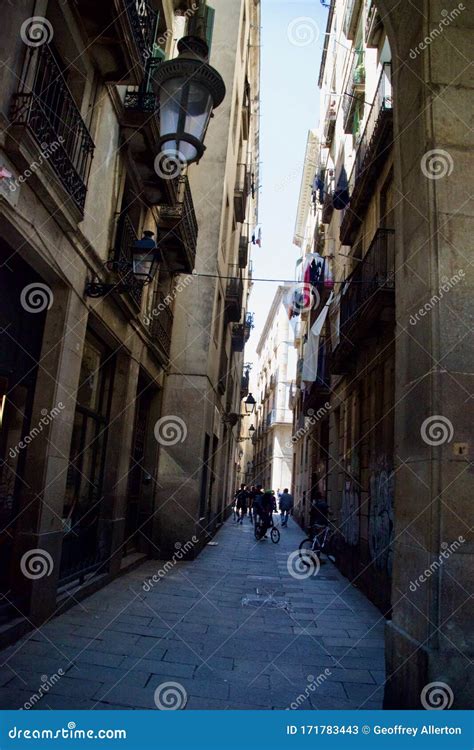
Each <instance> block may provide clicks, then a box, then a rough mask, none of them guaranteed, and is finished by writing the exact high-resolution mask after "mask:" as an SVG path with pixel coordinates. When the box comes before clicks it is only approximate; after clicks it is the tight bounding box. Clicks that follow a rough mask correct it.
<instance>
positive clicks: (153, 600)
mask: <svg viewBox="0 0 474 750" xmlns="http://www.w3.org/2000/svg"><path fill="white" fill-rule="evenodd" d="M301 538H302V532H301V530H300V529H299V528H298V527H297V526H296V524H294V523H293V522H292V521H290V526H289V527H288V528H287V529H281V542H280V544H278V545H274V544H272V543H271V542H270V540H267V541H262V542H259V543H256V542H255V539H254V536H253V530H252V526H251V524H250V523H249V521H248V520H246V521H245V522H244V525H243V526H240V525H236V524H235V523H234V522H233V521H232V519H230V520H229V521H228V522H227V523H226V524H225V526H224V527H223V528H222V530H221V531H220V532H219V533H218V534H217V536H216V537H215V538H214V541H213V543H212V544H211V545H209V546H208V547H207V548H206V549H205V550H204V551H203V552H202V554H201V555H200V556H199V558H198V559H197V560H196V561H194V562H188V563H177V564H176V565H175V566H174V567H173V568H172V569H169V570H168V572H167V573H166V574H165V575H164V577H163V578H162V579H161V580H160V582H159V583H155V584H154V585H152V586H151V587H147V586H145V588H150V590H149V591H147V592H146V591H144V588H143V585H144V582H146V581H148V580H149V579H151V577H152V576H153V575H156V574H157V572H158V571H159V570H161V569H162V568H161V567H160V562H159V561H150V562H148V563H146V564H145V565H143V566H141V567H140V568H137V569H136V570H135V571H134V572H132V573H129V574H127V575H126V576H124V577H123V578H120V579H118V580H116V581H114V582H113V583H111V584H110V585H109V586H107V588H105V589H102V590H101V591H99V592H97V593H96V594H94V595H93V596H91V597H90V598H88V599H87V600H85V601H84V602H82V603H80V604H78V605H77V606H76V607H74V608H73V609H71V610H69V611H68V612H66V613H65V614H63V615H62V616H60V617H58V618H56V619H55V620H54V621H52V622H51V623H50V624H49V625H47V626H45V627H43V628H41V630H39V631H36V632H33V633H30V634H29V635H28V636H27V637H25V638H24V639H23V640H22V641H20V642H19V643H17V644H16V645H15V646H12V647H10V648H8V649H7V650H5V651H3V652H2V653H1V654H0V666H1V669H0V675H1V682H0V701H1V705H2V706H3V708H20V707H22V706H23V705H24V704H25V703H26V702H33V704H34V706H33V707H36V708H40V709H48V708H51V709H68V708H76V709H126V708H138V709H156V703H155V700H156V699H157V698H156V695H155V692H156V690H157V688H158V686H160V685H162V686H163V684H164V683H170V682H171V683H179V685H178V686H176V685H175V686H174V687H173V686H171V690H172V691H173V690H175V691H176V690H178V691H179V692H181V694H186V696H187V703H186V708H187V709H214V708H218V709H252V708H255V709H271V708H274V709H284V708H287V707H292V708H296V707H298V708H301V709H310V708H315V709H318V708H320V709H323V708H328V709H338V708H367V709H368V708H380V707H381V704H382V697H383V686H382V685H383V680H384V644H383V627H384V623H383V619H382V618H381V616H380V613H379V612H378V611H377V610H376V608H375V607H374V606H372V605H371V604H370V602H368V601H367V599H366V598H365V597H364V596H363V595H362V594H361V593H360V592H359V591H357V590H356V589H355V588H354V587H353V586H351V585H350V584H349V582H348V581H347V580H346V579H345V578H343V577H342V576H341V575H340V573H339V572H338V571H337V569H336V568H335V567H334V566H333V565H332V564H331V563H330V562H328V563H326V564H324V565H323V566H322V567H321V570H320V572H319V574H318V575H317V576H315V577H312V578H309V579H308V578H307V579H297V578H295V577H293V576H292V575H290V573H289V572H288V568H287V560H288V556H289V554H290V553H291V552H292V551H294V550H295V549H297V546H298V543H299V541H300V540H301ZM168 568H169V566H168ZM60 670H61V671H62V672H63V673H64V675H62V673H61V671H60ZM58 675H59V676H58ZM46 679H48V683H49V687H48V688H47V690H46V691H44V690H43V691H42V692H43V693H44V695H43V696H42V697H41V698H40V699H39V700H38V698H37V697H36V698H33V699H32V696H33V695H34V694H38V691H39V689H40V686H41V684H42V683H44V682H45V680H46ZM158 693H159V691H158ZM158 693H157V695H158ZM163 700H166V698H165V692H163ZM27 707H29V706H27Z"/></svg>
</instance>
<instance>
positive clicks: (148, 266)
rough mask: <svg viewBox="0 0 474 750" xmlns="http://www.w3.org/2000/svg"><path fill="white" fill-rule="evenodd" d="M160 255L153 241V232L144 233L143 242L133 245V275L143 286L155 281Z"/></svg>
mask: <svg viewBox="0 0 474 750" xmlns="http://www.w3.org/2000/svg"><path fill="white" fill-rule="evenodd" d="M159 260H160V253H159V251H158V248H157V246H156V244H155V241H154V239H153V232H148V231H147V232H144V233H143V237H142V239H141V240H137V242H135V243H134V244H133V245H132V266H133V275H134V276H135V278H136V280H137V281H140V282H141V283H142V284H149V283H150V281H153V279H154V277H155V274H156V270H157V265H158V261H159Z"/></svg>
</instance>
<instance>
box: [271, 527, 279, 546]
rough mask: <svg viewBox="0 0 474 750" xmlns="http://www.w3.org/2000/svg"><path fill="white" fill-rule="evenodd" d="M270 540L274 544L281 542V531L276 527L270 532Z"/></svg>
mask: <svg viewBox="0 0 474 750" xmlns="http://www.w3.org/2000/svg"><path fill="white" fill-rule="evenodd" d="M270 539H271V540H272V542H273V544H278V542H279V541H280V529H277V528H276V526H274V527H273V529H272V530H271V532H270Z"/></svg>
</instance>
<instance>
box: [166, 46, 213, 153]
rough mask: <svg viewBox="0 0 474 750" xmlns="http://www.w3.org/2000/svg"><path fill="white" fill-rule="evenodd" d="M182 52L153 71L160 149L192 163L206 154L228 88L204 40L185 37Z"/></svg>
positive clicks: (180, 48)
mask: <svg viewBox="0 0 474 750" xmlns="http://www.w3.org/2000/svg"><path fill="white" fill-rule="evenodd" d="M178 51H179V55H178V57H176V58H174V59H173V60H166V61H165V62H163V63H161V64H160V65H158V66H156V68H155V69H154V71H153V83H154V87H155V91H156V93H157V95H158V99H159V110H160V139H159V149H160V152H161V153H165V154H166V153H168V154H170V155H171V156H174V157H177V158H179V159H180V160H183V161H184V162H185V163H186V164H192V163H193V162H195V161H199V159H200V158H201V156H202V155H203V153H204V148H205V147H204V138H205V136H206V131H207V127H208V125H209V120H210V118H211V117H212V112H213V110H214V109H215V108H216V107H218V106H219V104H221V102H222V100H223V99H224V96H225V85H224V81H223V80H222V77H221V76H220V75H219V73H218V72H217V70H215V69H214V68H212V67H211V66H210V65H209V63H208V59H209V48H208V46H207V43H206V42H205V41H204V40H203V39H200V38H199V37H196V36H185V37H183V38H182V39H180V40H179V42H178Z"/></svg>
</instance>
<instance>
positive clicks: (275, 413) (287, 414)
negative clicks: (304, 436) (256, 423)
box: [265, 409, 293, 428]
mask: <svg viewBox="0 0 474 750" xmlns="http://www.w3.org/2000/svg"><path fill="white" fill-rule="evenodd" d="M265 424H266V427H267V428H268V427H273V426H274V425H277V424H293V412H292V410H291V409H272V410H271V411H270V412H269V413H268V414H267V419H266V423H265Z"/></svg>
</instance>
